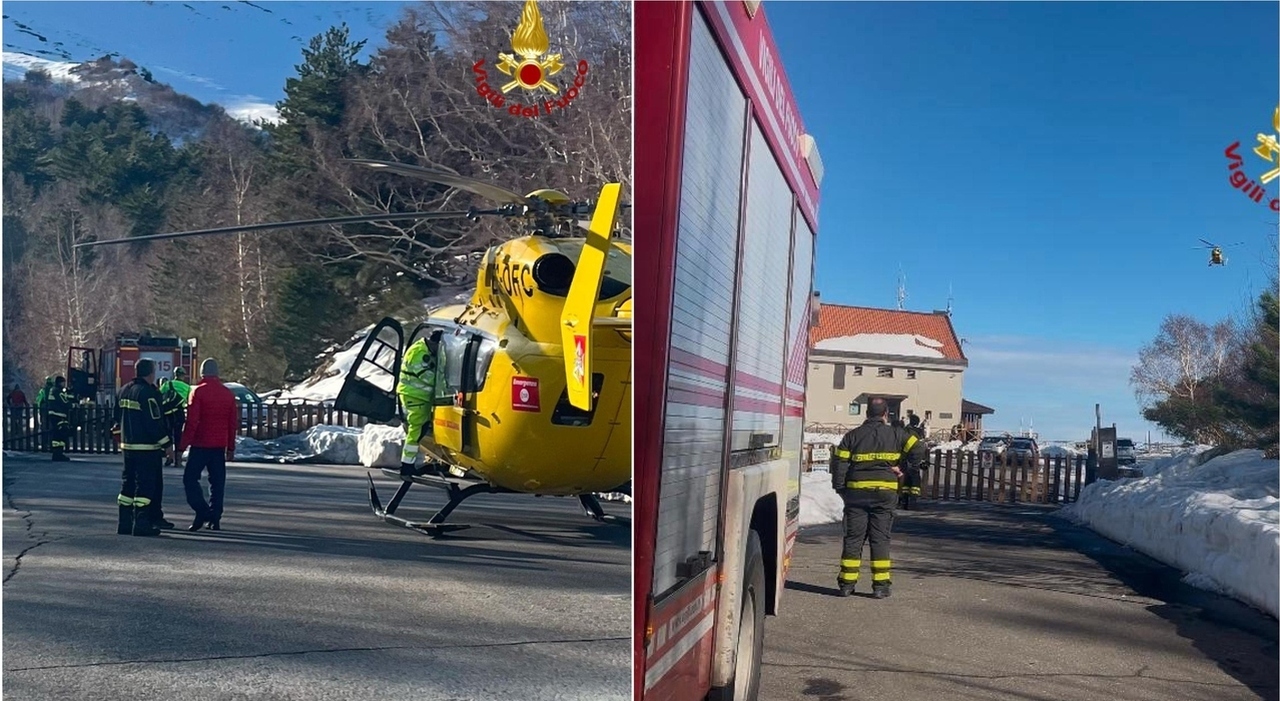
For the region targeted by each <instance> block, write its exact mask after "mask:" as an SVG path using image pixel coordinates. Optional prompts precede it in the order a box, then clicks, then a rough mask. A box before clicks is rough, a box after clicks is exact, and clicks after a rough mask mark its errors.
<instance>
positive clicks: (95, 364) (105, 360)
mask: <svg viewBox="0 0 1280 701" xmlns="http://www.w3.org/2000/svg"><path fill="white" fill-rule="evenodd" d="M143 358H147V359H150V360H151V361H153V362H155V365H156V377H155V380H156V382H157V383H159V382H160V380H163V379H169V378H172V377H173V371H174V369H176V368H179V367H182V368H186V370H187V377H195V370H196V339H194V338H189V339H186V340H183V339H180V338H177V337H173V336H153V335H151V334H149V333H143V334H137V333H122V334H119V335H117V336H116V341H115V344H114V345H112V346H108V347H106V348H98V349H94V348H85V347H82V346H73V347H71V348H70V349H69V350H68V351H67V387H68V388H69V390H70V392H71V394H72V395H73V396H75V398H76V400H77V401H80V400H84V399H87V400H89V401H92V402H94V403H97V404H101V405H104V406H108V405H114V404H115V399H116V396H117V395H118V394H119V392H120V388H122V387H124V386H125V385H127V384H129V383H130V382H132V381H133V378H134V376H135V374H134V366H135V365H136V364H137V362H138V361H139V360H142V359H143Z"/></svg>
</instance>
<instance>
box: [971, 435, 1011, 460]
mask: <svg viewBox="0 0 1280 701" xmlns="http://www.w3.org/2000/svg"><path fill="white" fill-rule="evenodd" d="M1008 447H1009V437H1008V436H987V437H986V438H983V439H982V442H981V443H979V444H978V459H979V460H985V459H986V456H987V455H990V456H991V459H992V460H994V459H995V458H998V457H1000V456H1001V455H1004V451H1005V449H1006V448H1008Z"/></svg>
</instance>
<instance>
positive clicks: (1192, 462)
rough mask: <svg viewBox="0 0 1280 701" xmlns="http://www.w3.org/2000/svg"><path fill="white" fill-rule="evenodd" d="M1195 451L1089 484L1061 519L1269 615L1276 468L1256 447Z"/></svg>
mask: <svg viewBox="0 0 1280 701" xmlns="http://www.w3.org/2000/svg"><path fill="white" fill-rule="evenodd" d="M1203 448H1204V447H1203V446H1199V447H1197V448H1193V449H1191V450H1189V451H1186V452H1183V453H1181V454H1180V455H1178V456H1176V457H1174V458H1171V459H1166V460H1158V461H1156V463H1155V464H1154V465H1152V466H1151V467H1152V468H1154V474H1153V476H1150V477H1144V478H1141V479H1133V480H1124V481H1121V482H1110V481H1105V480H1103V481H1099V482H1095V483H1094V484H1091V485H1089V486H1087V487H1085V488H1084V491H1083V492H1081V494H1080V500H1079V501H1078V502H1077V503H1075V504H1073V505H1070V506H1068V507H1066V508H1064V509H1063V514H1064V515H1066V516H1067V517H1068V518H1071V519H1072V520H1074V521H1076V522H1078V523H1083V524H1085V525H1088V526H1089V527H1090V528H1092V529H1093V530H1095V531H1097V532H1098V533H1100V534H1102V535H1104V536H1106V537H1107V538H1110V539H1111V540H1114V541H1117V542H1119V543H1123V544H1125V545H1128V546H1129V547H1132V548H1133V549H1135V550H1138V551H1140V552H1143V553H1145V554H1147V555H1149V556H1151V557H1154V558H1155V559H1157V560H1160V561H1162V562H1165V563H1166V564H1169V565H1171V566H1174V567H1177V568H1179V569H1181V570H1182V571H1184V572H1187V573H1188V576H1187V577H1186V578H1184V581H1185V582H1187V583H1188V584H1191V585H1193V586H1198V587H1201V588H1205V589H1211V590H1218V591H1222V592H1225V593H1227V594H1229V595H1230V596H1232V597H1235V598H1237V599H1240V600H1242V601H1245V602H1247V603H1249V604H1252V605H1254V606H1257V607H1258V608H1261V609H1263V610H1265V611H1267V612H1268V613H1270V614H1271V615H1272V616H1276V615H1278V613H1280V612H1278V611H1277V609H1278V608H1280V604H1278V603H1277V601H1278V599H1280V579H1278V578H1277V577H1276V571H1277V569H1280V498H1278V497H1280V474H1278V473H1277V463H1276V461H1275V460H1267V459H1266V458H1264V457H1263V454H1262V452H1261V451H1258V450H1240V451H1236V452H1233V453H1230V454H1227V455H1220V456H1216V457H1215V456H1214V455H1213V453H1207V454H1206V452H1205V450H1204V449H1203ZM1215 452H1216V451H1215ZM1206 458H1208V459H1206Z"/></svg>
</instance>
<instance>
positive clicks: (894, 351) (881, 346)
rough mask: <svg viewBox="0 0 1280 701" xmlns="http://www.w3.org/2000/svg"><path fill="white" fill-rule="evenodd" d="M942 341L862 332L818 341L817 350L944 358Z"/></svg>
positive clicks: (921, 337) (904, 334)
mask: <svg viewBox="0 0 1280 701" xmlns="http://www.w3.org/2000/svg"><path fill="white" fill-rule="evenodd" d="M941 348H942V343H940V342H939V341H935V340H934V339H932V338H929V337H928V336H921V335H919V334H910V333H860V334H857V335H855V336H837V337H836V338H828V339H825V340H822V341H818V344H817V345H816V346H814V349H815V350H830V351H845V352H848V353H877V354H880V355H906V356H914V357H917V358H943V357H946V356H945V355H943V353H942V350H941Z"/></svg>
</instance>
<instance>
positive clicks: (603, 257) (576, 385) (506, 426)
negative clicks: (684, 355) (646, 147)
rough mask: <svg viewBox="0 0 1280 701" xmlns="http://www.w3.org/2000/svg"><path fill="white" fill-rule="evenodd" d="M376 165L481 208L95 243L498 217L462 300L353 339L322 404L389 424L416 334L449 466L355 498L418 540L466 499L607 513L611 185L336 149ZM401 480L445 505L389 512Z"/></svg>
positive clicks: (615, 468)
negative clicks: (406, 514)
mask: <svg viewBox="0 0 1280 701" xmlns="http://www.w3.org/2000/svg"><path fill="white" fill-rule="evenodd" d="M347 162H349V163H352V164H355V165H358V166H363V167H367V168H373V169H376V170H380V171H383V172H387V173H393V174H397V175H401V176H408V177H413V178H418V179H421V180H425V181H428V182H431V183H438V184H442V185H446V186H449V187H453V188H457V189H460V190H464V191H467V192H470V193H472V194H475V195H479V196H481V197H484V198H486V199H489V200H491V201H493V202H494V203H495V204H496V205H497V206H496V207H495V208H493V209H485V210H480V209H477V208H475V207H472V208H470V209H468V210H465V211H444V212H407V213H392V214H369V215H354V216H346V217H334V218H328V219H311V220H302V221H290V222H273V223H268V224H254V225H249V226H237V227H225V228H219V229H204V230H198V231H187V232H178V233H167V234H156V235H152V236H139V237H129V238H123V239H112V240H106V241H94V242H86V243H83V244H78V245H80V246H94V245H105V244H115V243H132V242H136V241H143V240H159V239H172V238H181V237H188V236H204V235H218V234H231V233H246V232H253V231H270V230H277V229H290V228H303V227H316V226H324V225H341V224H355V223H365V222H376V221H393V220H432V219H447V218H459V217H467V218H470V219H473V220H474V219H476V218H478V217H481V216H500V217H507V218H511V219H515V220H517V221H518V222H519V223H520V225H521V227H522V228H523V229H524V232H523V235H521V236H519V237H517V238H513V239H511V240H508V241H506V242H503V243H501V244H499V245H496V246H493V247H491V248H489V249H488V250H487V251H486V252H485V254H484V257H483V259H482V261H481V263H480V268H479V271H478V275H477V279H476V286H475V291H474V293H473V295H472V297H471V299H470V301H468V302H467V303H466V304H457V305H450V306H445V307H441V308H438V309H434V310H431V311H430V313H429V314H428V317H427V319H426V321H424V322H422V323H420V324H418V325H417V326H416V327H415V328H413V329H412V330H410V331H409V333H407V334H406V330H405V327H404V326H403V325H402V324H401V323H400V322H399V321H397V320H395V319H392V318H385V319H383V320H381V321H380V322H378V324H376V325H375V326H374V327H373V329H372V330H371V331H370V332H369V334H368V335H367V336H366V337H365V341H364V344H363V346H362V348H361V350H360V354H359V356H358V357H357V359H356V360H355V362H353V363H352V366H351V368H350V370H349V372H348V374H347V376H346V379H345V381H344V383H343V387H342V389H341V391H340V392H339V394H338V397H337V399H336V401H335V407H336V408H337V409H339V410H341V411H349V412H352V413H356V414H359V415H362V416H365V417H368V418H369V419H371V420H372V421H375V422H384V423H385V422H394V421H396V420H397V419H400V418H402V413H403V412H402V407H401V406H400V403H399V402H398V401H397V396H396V385H397V383H398V381H399V370H400V363H401V358H402V355H403V353H404V351H405V349H407V348H408V347H409V345H411V344H412V343H413V342H414V341H416V340H417V339H418V338H421V337H423V336H428V337H430V338H432V339H433V341H435V343H436V344H437V347H438V348H439V352H440V353H441V354H442V355H443V356H444V361H445V362H444V363H442V364H441V370H440V371H439V372H440V376H438V377H437V378H436V387H437V396H436V401H435V403H434V404H435V406H434V409H433V416H432V426H431V430H429V431H424V432H423V437H422V440H421V442H420V447H421V449H422V451H423V452H424V453H425V455H426V456H427V458H428V459H432V460H434V461H436V462H438V463H441V464H443V465H445V466H447V468H448V470H447V473H445V474H443V475H442V476H437V475H414V476H406V477H403V478H402V477H401V475H400V473H399V471H398V469H391V468H387V469H384V470H383V471H384V472H385V473H387V474H388V475H390V476H394V477H395V478H396V479H397V480H401V483H400V486H399V488H398V489H397V491H396V493H395V495H394V496H393V497H392V498H391V501H390V502H389V503H388V504H387V505H386V506H385V507H384V506H383V505H382V503H381V500H380V499H379V498H378V494H377V488H376V486H375V485H374V482H373V478H372V476H370V477H369V502H370V506H371V507H372V509H373V511H374V513H375V514H376V515H377V516H379V517H380V518H382V519H384V520H386V521H388V522H392V523H397V524H399V525H403V526H406V527H409V528H414V529H417V530H420V531H423V532H426V533H429V534H433V535H439V534H441V533H444V532H447V531H451V530H456V529H459V528H466V527H467V526H466V525H465V524H455V523H445V520H446V519H447V518H448V516H449V515H450V514H451V513H452V512H453V510H454V509H455V508H456V507H457V506H458V504H460V503H461V502H462V501H464V500H465V499H467V498H469V497H471V496H474V495H476V494H492V493H523V494H536V495H542V496H576V497H577V498H578V499H579V501H580V502H581V505H582V508H583V509H584V510H585V511H586V513H587V515H589V516H591V517H592V518H594V519H596V520H598V521H602V522H610V521H615V520H616V519H614V518H613V517H611V516H609V515H608V514H606V513H605V512H604V510H603V508H602V507H601V505H600V502H599V500H598V498H597V497H596V496H595V495H596V494H598V493H601V492H615V491H624V492H625V491H627V489H628V485H629V482H630V479H631V414H630V412H631V297H632V293H631V246H630V244H629V243H627V242H624V241H621V240H618V239H617V237H616V236H615V235H614V232H615V229H616V224H617V219H618V214H619V212H620V210H622V209H625V208H627V205H624V204H622V203H621V201H620V197H621V187H622V186H621V184H620V183H608V184H605V185H604V186H603V187H602V188H601V190H600V193H599V197H598V198H597V199H596V200H595V201H580V202H575V201H572V200H570V198H569V197H568V196H567V195H566V194H564V193H562V192H559V191H556V190H551V189H540V190H535V191H534V192H531V193H529V194H528V195H519V194H517V193H515V192H513V191H510V190H507V189H504V188H502V187H498V186H496V185H493V184H490V183H486V182H482V181H479V180H474V179H471V178H467V177H464V176H460V175H456V174H453V173H446V172H442V171H436V170H431V169H427V168H422V167H419V166H414V165H409V164H403V163H393V162H388V161H375V160H362V159H347ZM414 484H421V485H424V486H428V487H433V488H437V489H441V490H444V491H445V492H446V493H447V494H448V502H447V503H446V504H445V505H444V506H443V507H442V508H440V509H439V510H438V511H437V512H436V513H435V514H434V515H433V516H432V517H431V518H430V519H428V520H427V521H425V522H414V521H409V520H406V519H404V518H401V517H399V516H396V515H395V511H396V509H397V508H398V507H399V505H400V502H401V500H402V499H403V498H404V496H405V495H406V494H407V492H408V491H409V489H410V488H411V487H412V486H413V485H414Z"/></svg>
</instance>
